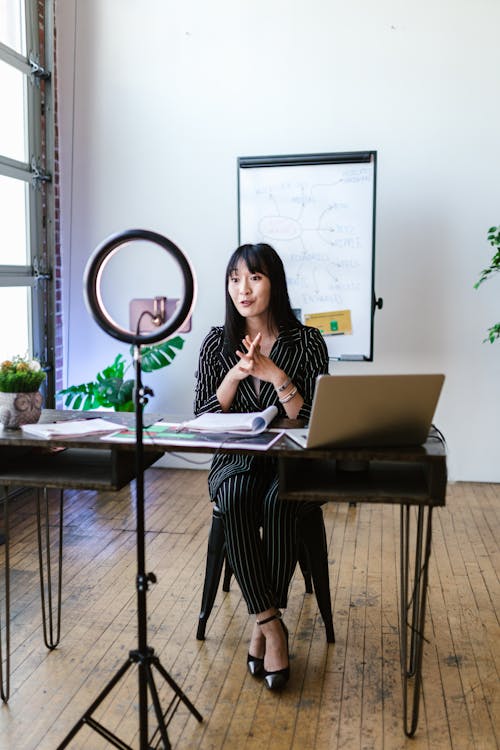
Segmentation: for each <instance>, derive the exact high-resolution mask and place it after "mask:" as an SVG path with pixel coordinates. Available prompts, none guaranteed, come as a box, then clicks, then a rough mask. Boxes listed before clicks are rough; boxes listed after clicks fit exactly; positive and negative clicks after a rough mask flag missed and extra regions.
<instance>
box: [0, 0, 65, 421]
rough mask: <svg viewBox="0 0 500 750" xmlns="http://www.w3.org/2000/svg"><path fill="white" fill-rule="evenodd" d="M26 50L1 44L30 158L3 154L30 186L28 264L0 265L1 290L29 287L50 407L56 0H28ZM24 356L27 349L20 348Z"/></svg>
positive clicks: (3, 164)
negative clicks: (18, 97)
mask: <svg viewBox="0 0 500 750" xmlns="http://www.w3.org/2000/svg"><path fill="white" fill-rule="evenodd" d="M24 23H25V30H24V33H25V40H26V49H25V52H26V54H25V55H24V54H20V53H19V52H17V51H16V50H14V49H12V48H10V47H8V46H6V45H5V44H3V43H2V42H0V59H1V60H2V61H3V62H5V63H7V64H8V65H11V66H13V67H14V68H15V69H16V70H19V71H21V72H22V73H23V75H25V76H26V88H25V92H26V93H25V97H26V98H25V128H26V138H27V159H28V160H27V161H25V162H24V161H18V160H16V159H12V158H10V157H8V156H6V155H4V154H0V175H2V176H6V177H9V178H13V179H16V180H22V181H24V182H25V183H26V186H27V188H26V190H27V211H26V221H27V225H28V226H27V232H26V241H27V244H28V247H27V263H26V265H0V289H1V288H2V287H12V286H22V287H27V288H28V289H29V291H30V294H28V298H29V300H30V302H29V305H28V311H27V314H28V329H29V339H30V354H31V355H33V356H36V357H39V358H40V360H41V362H42V366H43V368H44V369H45V370H46V372H47V380H46V383H45V387H44V396H45V405H46V406H52V405H53V403H54V389H55V383H54V360H55V356H54V343H55V328H54V322H53V321H54V317H55V316H54V311H55V301H54V277H53V276H54V274H53V272H52V269H53V268H54V267H55V262H54V260H55V243H54V184H53V177H52V175H54V171H55V170H54V136H55V132H54V131H55V128H54V116H53V113H54V103H53V79H52V74H51V69H52V61H53V60H54V54H53V37H54V11H53V0H24ZM19 353H20V354H22V352H19Z"/></svg>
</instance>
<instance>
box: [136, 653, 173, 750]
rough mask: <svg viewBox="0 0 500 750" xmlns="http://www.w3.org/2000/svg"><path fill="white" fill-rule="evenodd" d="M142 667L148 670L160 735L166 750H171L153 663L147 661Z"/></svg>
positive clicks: (148, 681)
mask: <svg viewBox="0 0 500 750" xmlns="http://www.w3.org/2000/svg"><path fill="white" fill-rule="evenodd" d="M141 668H142V669H144V670H145V672H146V678H147V683H148V686H149V690H150V692H151V699H152V701H153V706H154V710H155V714H156V722H157V724H158V728H157V732H159V734H160V737H161V739H162V742H163V748H164V750H170V749H171V747H172V746H171V744H170V740H169V739H168V734H167V727H166V724H165V716H164V714H163V712H162V710H161V705H160V699H159V697H158V691H157V689H156V685H155V681H154V678H153V673H152V671H151V665H150V664H149V662H145V663H143V664H141ZM174 702H175V701H172V702H171V704H170V707H171V706H172V704H173V703H174ZM167 713H168V711H167ZM167 723H168V722H167ZM155 735H156V732H155V734H154V735H153V737H155ZM152 741H153V738H152V740H151V742H152Z"/></svg>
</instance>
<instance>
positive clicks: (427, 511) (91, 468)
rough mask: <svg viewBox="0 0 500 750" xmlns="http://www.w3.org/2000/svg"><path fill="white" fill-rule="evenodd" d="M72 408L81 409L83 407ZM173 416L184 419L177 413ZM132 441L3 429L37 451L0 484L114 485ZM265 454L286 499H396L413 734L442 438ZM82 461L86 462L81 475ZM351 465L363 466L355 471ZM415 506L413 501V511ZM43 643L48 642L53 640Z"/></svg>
mask: <svg viewBox="0 0 500 750" xmlns="http://www.w3.org/2000/svg"><path fill="white" fill-rule="evenodd" d="M76 415H77V416H78V417H81V416H82V414H81V412H77V413H76ZM106 416H107V418H112V419H113V420H116V421H117V423H119V424H124V425H128V426H130V425H131V424H133V420H134V415H130V414H117V415H114V414H113V415H106ZM74 417H75V413H74V412H55V411H44V412H43V415H42V420H43V421H49V422H50V421H54V420H55V419H60V418H65V419H67V418H74ZM148 419H149V416H148ZM172 419H175V418H172ZM177 419H178V421H182V420H181V418H180V417H178V418H177ZM151 421H153V419H151ZM54 446H60V447H65V448H66V449H67V450H66V451H64V452H61V453H55V454H51V453H48V452H47V449H48V448H51V447H54ZM134 447H135V446H134V444H130V443H129V444H126V443H124V444H118V443H112V442H110V441H106V440H102V439H101V438H100V437H95V436H94V437H85V438H64V439H60V438H57V439H54V440H50V441H47V440H41V439H40V438H34V437H29V436H27V435H26V436H24V435H23V434H17V433H16V434H14V433H9V434H7V433H0V449H1V451H0V457H3V456H5V455H7V454H6V453H5V451H15V452H19V451H24V450H26V449H28V448H29V449H33V448H34V449H35V451H36V450H37V449H38V450H39V451H40V450H41V451H42V452H41V453H39V454H38V455H37V457H36V460H35V461H32V460H31V458H28V457H27V456H21V457H19V456H18V457H17V458H16V459H15V465H14V464H13V463H11V462H9V463H8V465H7V466H6V465H5V460H4V461H3V468H2V467H1V464H0V484H3V485H4V486H5V485H7V486H9V485H11V484H23V485H24V486H35V487H39V486H40V483H41V482H46V481H48V482H49V485H42V486H51V487H58V488H59V489H61V490H62V489H64V488H66V487H67V488H70V487H77V488H78V487H80V488H85V489H119V487H121V486H124V484H126V483H127V482H128V481H130V479H132V478H133V476H134V475H135V471H134V469H133V459H132V452H133V451H134ZM89 450H90V451H91V454H87V456H86V457H85V451H89ZM171 450H172V451H173V452H174V453H178V452H181V451H182V452H196V453H212V452H213V448H199V447H197V448H191V449H190V448H189V447H188V446H185V447H184V446H183V447H182V449H181V448H179V447H175V448H172V449H171ZM221 450H223V451H224V452H229V453H246V452H248V451H247V450H245V448H244V447H242V448H241V449H238V450H228V449H221ZM82 451H83V453H81V452H82ZM144 451H145V458H146V463H147V464H149V465H150V464H151V463H152V462H153V461H154V460H156V459H157V458H158V456H159V455H161V453H164V452H168V451H169V448H168V447H167V446H164V445H162V446H154V445H149V444H147V445H144ZM261 455H263V454H261ZM266 455H272V456H273V457H275V458H277V459H278V465H279V475H280V495H281V496H282V497H283V498H284V499H285V500H287V501H290V502H293V501H295V500H309V501H316V502H326V501H333V502H351V503H352V502H356V503H360V502H370V503H392V504H398V505H399V506H400V508H401V512H400V515H401V524H400V550H401V557H400V573H401V585H400V590H401V602H400V620H401V622H400V639H401V668H402V680H403V713H404V716H403V722H404V731H405V734H406V735H407V736H412V735H413V734H414V733H415V731H416V728H417V723H418V713H419V705H420V690H421V680H422V655H423V642H424V626H425V610H426V597H427V584H428V567H429V558H430V553H431V541H432V511H433V508H434V507H439V506H443V505H444V504H445V498H446V483H447V469H446V451H445V447H444V445H443V443H442V442H441V440H440V439H439V436H438V434H437V433H431V434H430V435H429V438H428V440H427V442H426V443H425V444H424V445H423V446H409V447H404V448H403V447H394V448H390V447H389V448H379V449H373V448H356V449H354V448H353V449H313V450H311V449H309V450H303V449H302V448H300V447H298V446H297V445H296V444H295V443H293V442H292V441H291V440H289V439H287V438H285V439H283V440H281V441H280V442H279V443H277V444H276V445H275V446H273V447H272V448H271V449H270V450H269V451H268V452H267V454H266ZM78 456H80V458H79V457H78ZM82 456H83V458H82ZM103 457H104V458H103ZM12 461H14V458H12ZM82 462H83V464H84V466H85V472H84V475H83V476H82V472H81V464H82ZM21 463H22V473H20V470H21V469H20V467H21ZM356 466H362V467H364V468H362V469H361V470H357V471H353V470H352V469H353V468H355V467H356ZM412 506H415V508H414V509H413V510H412ZM61 512H62V502H61ZM414 516H415V524H414V526H415V528H414V530H413V523H414ZM61 528H62V521H61ZM61 540H62V537H61ZM48 645H49V647H50V642H49V644H48ZM2 697H3V696H2ZM410 707H411V708H410ZM410 714H411V715H410Z"/></svg>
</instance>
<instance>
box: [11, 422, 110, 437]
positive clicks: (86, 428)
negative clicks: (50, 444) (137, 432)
mask: <svg viewBox="0 0 500 750" xmlns="http://www.w3.org/2000/svg"><path fill="white" fill-rule="evenodd" d="M119 427H120V425H119V424H117V423H116V422H111V421H110V420H107V419H101V418H99V417H97V418H95V419H94V418H90V419H68V420H64V421H62V422H47V423H43V422H38V423H37V424H23V425H22V430H23V432H26V433H27V434H28V435H37V436H38V437H41V438H45V439H46V440H50V438H55V437H82V436H83V435H102V434H105V433H107V432H114V431H116V430H117V429H118V428H119Z"/></svg>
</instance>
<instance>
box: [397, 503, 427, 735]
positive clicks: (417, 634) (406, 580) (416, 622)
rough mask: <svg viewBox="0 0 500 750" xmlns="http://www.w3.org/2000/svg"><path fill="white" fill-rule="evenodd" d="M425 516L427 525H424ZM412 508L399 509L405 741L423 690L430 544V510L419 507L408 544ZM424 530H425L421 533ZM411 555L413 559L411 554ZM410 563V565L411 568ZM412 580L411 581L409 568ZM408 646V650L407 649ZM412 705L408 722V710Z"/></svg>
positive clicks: (415, 719)
mask: <svg viewBox="0 0 500 750" xmlns="http://www.w3.org/2000/svg"><path fill="white" fill-rule="evenodd" d="M425 516H427V522H425ZM410 526H411V506H409V505H402V506H401V526H400V534H401V560H400V563H401V670H402V680H403V723H404V731H405V734H406V736H407V737H413V735H414V734H415V731H416V729H417V723H418V714H419V708H420V691H421V686H422V655H423V647H424V626H425V608H426V598H427V582H428V576H429V559H430V555H431V540H432V506H419V507H418V510H417V526H416V530H415V532H414V536H415V543H414V545H413V544H412V543H411V528H410ZM424 526H425V529H424ZM412 548H413V550H414V552H413V559H412V554H411V550H412ZM412 563H413V565H412ZM411 567H413V571H414V573H413V579H412V580H410V568H411ZM408 645H409V647H408ZM410 704H411V720H410V718H409V706H410Z"/></svg>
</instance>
